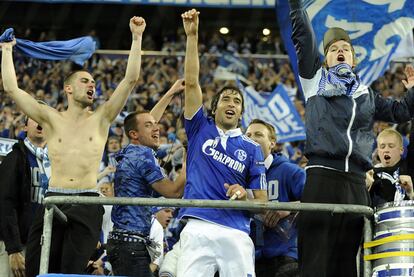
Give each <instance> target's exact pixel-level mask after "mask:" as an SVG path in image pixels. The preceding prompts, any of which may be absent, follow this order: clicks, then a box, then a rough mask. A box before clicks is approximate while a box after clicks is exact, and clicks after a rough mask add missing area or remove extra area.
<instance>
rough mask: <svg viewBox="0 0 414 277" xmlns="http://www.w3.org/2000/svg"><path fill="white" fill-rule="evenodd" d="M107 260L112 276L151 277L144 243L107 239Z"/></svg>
mask: <svg viewBox="0 0 414 277" xmlns="http://www.w3.org/2000/svg"><path fill="white" fill-rule="evenodd" d="M106 249H107V253H108V260H109V262H110V263H111V265H112V270H113V273H114V275H123V276H133V277H153V276H154V275H153V274H152V273H151V270H150V267H149V265H150V262H151V259H150V256H149V254H148V251H147V248H146V246H145V243H143V242H127V241H121V240H114V239H108V243H107V247H106Z"/></svg>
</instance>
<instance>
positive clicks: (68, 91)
mask: <svg viewBox="0 0 414 277" xmlns="http://www.w3.org/2000/svg"><path fill="white" fill-rule="evenodd" d="M63 90H64V91H65V92H66V93H68V94H72V92H73V88H72V85H64V86H63Z"/></svg>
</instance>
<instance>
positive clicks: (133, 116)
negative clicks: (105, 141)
mask: <svg viewBox="0 0 414 277" xmlns="http://www.w3.org/2000/svg"><path fill="white" fill-rule="evenodd" d="M143 113H150V112H149V111H146V110H145V111H139V112H132V113H130V114H129V115H127V116H126V117H125V119H124V130H125V134H126V136H127V137H128V138H129V139H130V138H131V137H130V136H129V131H137V130H136V126H137V124H138V118H137V116H138V115H140V114H143Z"/></svg>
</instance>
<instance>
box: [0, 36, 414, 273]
mask: <svg viewBox="0 0 414 277" xmlns="http://www.w3.org/2000/svg"><path fill="white" fill-rule="evenodd" d="M177 37H178V39H177V40H176V41H170V40H168V39H166V40H165V43H164V45H163V46H162V48H161V49H160V50H161V51H164V52H169V53H171V55H168V56H144V57H143V58H142V67H141V74H140V78H139V81H138V84H137V86H136V88H135V91H134V92H133V93H132V94H131V96H130V98H129V100H128V102H127V104H126V105H125V108H124V111H123V112H121V114H120V115H119V116H118V118H117V120H116V121H115V123H114V124H113V125H112V126H111V129H110V136H109V137H108V141H107V147H106V149H105V153H104V156H103V158H102V163H101V168H100V171H101V172H100V175H99V177H98V178H99V180H98V188H99V189H100V191H101V192H102V194H103V195H107V196H112V195H113V187H112V183H113V178H114V177H113V175H114V171H115V168H116V161H115V160H114V153H116V152H117V151H119V150H120V149H121V148H122V146H125V145H126V144H127V143H128V139H127V138H126V136H125V134H124V131H123V119H124V118H125V117H126V115H127V114H128V113H130V112H133V111H143V110H151V108H152V107H154V105H155V104H156V103H157V102H158V100H159V99H160V98H161V97H162V96H163V95H164V94H165V92H166V91H167V90H168V89H169V88H170V87H171V86H172V85H173V84H174V82H175V81H176V80H178V79H179V78H181V77H182V76H183V75H184V73H183V70H184V57H183V56H180V55H176V54H175V53H176V52H180V51H184V50H185V36H184V35H181V36H177ZM249 41H250V40H248V39H243V40H242V41H240V42H239V41H236V40H232V39H226V40H225V39H223V38H222V37H219V36H212V37H211V39H210V40H209V41H208V42H206V43H200V46H199V48H200V53H201V58H200V85H201V87H202V89H203V103H204V106H205V107H206V108H207V109H208V108H209V107H210V104H211V103H210V102H211V99H212V98H213V96H214V94H215V93H216V92H217V91H219V89H220V88H221V87H223V86H224V85H226V84H228V83H229V82H231V81H228V80H220V78H217V76H215V71H216V69H217V67H218V64H219V57H218V56H217V55H212V54H220V53H222V52H223V51H229V52H233V53H243V54H247V53H252V52H256V53H281V51H283V50H281V49H280V45H279V43H278V42H277V41H278V40H277V39H275V40H269V41H263V40H260V41H259V43H257V44H256V45H255V46H254V47H253V46H252V45H251V44H250V42H249ZM151 43H152V42H151V40H150V39H149V40H147V41H146V42H145V41H144V48H145V45H146V44H147V45H148V46H149V47H150V46H151ZM247 64H248V74H247V75H246V76H245V77H246V79H247V82H248V83H249V84H251V85H253V86H254V88H255V89H256V91H258V92H269V91H272V90H273V89H274V88H275V87H276V86H277V85H278V84H283V85H284V87H285V88H286V90H287V91H288V93H289V96H290V98H291V100H292V102H293V103H294V105H295V107H296V108H297V110H298V112H299V114H300V116H301V117H302V120H304V103H303V100H302V99H303V98H302V97H301V95H300V92H299V91H298V89H297V86H296V83H295V78H294V74H293V72H292V70H291V67H290V64H289V61H288V60H285V59H270V58H266V59H253V58H249V59H247ZM15 65H16V75H17V77H18V83H19V87H20V88H22V89H23V90H25V91H28V92H30V93H31V94H32V95H33V96H34V97H35V98H36V99H38V100H42V101H44V102H46V103H47V104H48V105H50V106H52V107H55V108H56V109H58V110H60V111H62V110H65V109H66V107H67V102H66V101H67V100H66V99H67V98H66V97H65V95H63V93H64V92H63V90H62V87H63V78H64V76H66V75H67V74H68V73H69V72H71V71H73V65H72V64H71V63H69V62H50V61H47V62H46V61H40V60H31V59H28V58H25V57H22V56H19V55H16V57H15ZM125 67H126V60H125V59H124V58H123V57H121V56H112V55H99V54H95V55H94V56H93V57H92V58H91V59H90V60H89V61H88V62H87V63H86V64H85V65H84V69H86V70H88V71H89V72H90V73H91V74H92V76H94V79H95V81H96V92H97V93H96V96H97V99H96V101H95V106H98V105H100V103H102V102H104V101H106V100H107V99H108V98H109V97H110V96H111V94H112V93H113V91H114V89H115V88H116V87H117V85H118V83H119V82H120V80H121V79H122V78H123V76H122V73H121V72H124V71H125ZM403 79H405V75H404V70H403V67H400V66H394V68H393V69H392V70H390V71H387V72H386V73H385V75H384V76H383V77H381V78H379V79H378V80H377V81H375V82H374V83H373V84H372V87H373V89H374V90H376V91H378V92H380V93H381V94H382V95H383V96H384V97H387V98H393V99H400V98H401V97H402V96H404V93H405V88H404V86H403V84H402V82H401V80H403ZM1 83H2V82H1V80H0V89H1V90H2V85H1ZM183 105H184V100H183V97H182V96H180V95H178V96H176V97H175V98H174V99H173V101H172V102H171V104H170V105H169V106H168V108H167V110H166V112H165V113H164V115H163V117H162V118H161V120H160V121H159V126H160V141H161V147H160V149H159V151H158V153H157V154H158V157H159V159H160V160H161V165H162V167H163V168H164V169H165V171H166V173H167V174H168V176H170V178H171V179H174V178H175V176H176V175H177V174H179V171H180V169H181V163H182V156H183V151H182V149H183V147H182V146H183V145H185V144H186V135H185V131H184V128H183V115H182V114H183ZM0 111H1V112H0V137H3V138H9V139H19V138H20V139H21V138H24V136H25V132H24V126H25V116H24V114H23V113H22V112H21V111H20V110H19V109H18V108H17V107H16V105H15V103H13V101H12V100H11V99H10V98H9V97H8V96H7V95H6V93H0ZM388 127H391V125H389V124H386V123H383V122H377V123H376V124H375V126H374V131H375V133H376V134H378V133H379V132H381V131H382V130H384V129H386V128H388ZM397 130H398V131H399V132H400V133H402V135H403V136H405V137H406V136H407V135H408V134H409V130H410V126H409V124H402V125H400V126H397ZM406 140H407V139H406ZM373 149H374V146H373ZM275 151H280V152H282V153H283V154H285V155H286V156H287V157H288V158H289V159H290V160H291V162H293V163H297V164H299V165H300V166H301V167H304V166H305V165H306V158H305V157H304V156H303V154H302V151H303V142H301V141H299V142H291V143H285V144H277V146H276V148H275ZM374 154H375V152H374ZM374 158H375V156H374ZM161 210H162V209H161ZM158 212H159V211H158ZM164 212H165V211H164ZM169 212H170V211H169ZM108 220H109V219H108ZM109 221H110V220H109ZM170 221H171V217H168V219H167V220H166V221H165V222H166V223H165V222H164V224H163V228H164V229H165V228H167V226H166V225H168V223H170ZM109 225H110V224H109ZM164 225H165V226H164ZM106 228H107V229H110V228H111V227H106ZM167 233H168V232H167ZM167 248H168V247H167ZM103 264H104V263H103V262H102V261H100V262H98V265H97V266H96V267H94V268H93V270H92V271H91V272H94V273H95V274H98V273H99V274H103V273H104V272H108V271H103V267H104V266H103ZM97 268H100V269H99V270H98V269H97ZM94 269H96V270H94Z"/></svg>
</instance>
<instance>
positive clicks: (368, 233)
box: [362, 216, 372, 277]
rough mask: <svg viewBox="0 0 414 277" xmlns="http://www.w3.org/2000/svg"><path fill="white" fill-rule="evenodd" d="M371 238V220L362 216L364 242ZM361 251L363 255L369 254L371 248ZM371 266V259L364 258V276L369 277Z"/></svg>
mask: <svg viewBox="0 0 414 277" xmlns="http://www.w3.org/2000/svg"><path fill="white" fill-rule="evenodd" d="M371 240H372V225H371V221H370V220H369V218H368V217H367V216H364V242H369V241H371ZM362 253H363V254H364V255H363V256H365V255H369V254H371V248H366V249H363V251H362ZM371 274H372V268H371V261H365V260H364V275H363V276H364V277H371Z"/></svg>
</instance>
